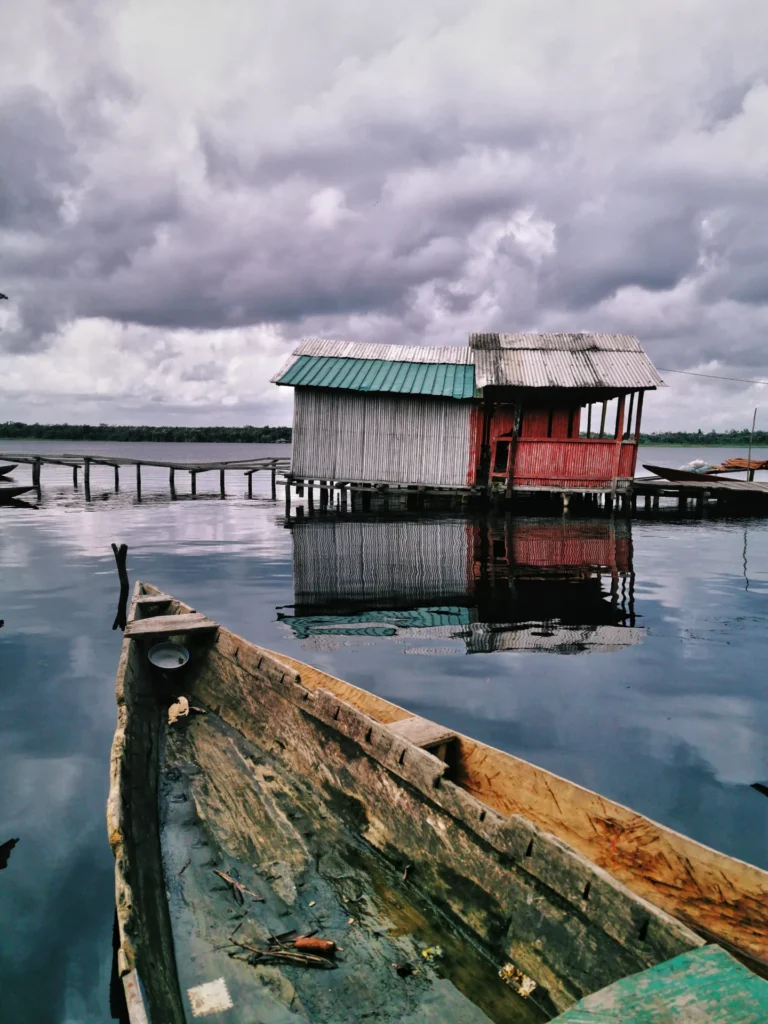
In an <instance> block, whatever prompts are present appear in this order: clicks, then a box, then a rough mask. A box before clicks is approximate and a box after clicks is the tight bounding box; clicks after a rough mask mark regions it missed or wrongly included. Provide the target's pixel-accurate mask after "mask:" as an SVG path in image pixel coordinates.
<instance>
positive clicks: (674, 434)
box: [640, 427, 768, 448]
mask: <svg viewBox="0 0 768 1024" xmlns="http://www.w3.org/2000/svg"><path fill="white" fill-rule="evenodd" d="M640 444H680V445H690V446H692V447H693V446H695V447H699V446H700V445H707V444H711V445H718V447H722V448H747V447H749V427H746V428H745V429H744V430H710V431H709V432H708V433H706V434H705V433H704V431H703V430H657V431H655V432H654V433H652V434H641V435H640ZM752 444H753V445H754V446H755V447H763V446H768V430H756V431H755V434H754V437H753V438H752Z"/></svg>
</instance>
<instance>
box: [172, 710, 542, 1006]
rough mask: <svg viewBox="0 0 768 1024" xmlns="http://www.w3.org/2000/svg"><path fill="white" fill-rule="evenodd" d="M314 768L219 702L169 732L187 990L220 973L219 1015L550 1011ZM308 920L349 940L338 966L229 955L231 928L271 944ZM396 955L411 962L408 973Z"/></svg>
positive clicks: (176, 891)
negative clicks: (383, 848) (363, 827)
mask: <svg viewBox="0 0 768 1024" xmlns="http://www.w3.org/2000/svg"><path fill="white" fill-rule="evenodd" d="M314 781H315V780H311V779H307V778H305V777H304V776H303V775H301V774H298V773H293V772H291V771H289V770H287V769H286V765H285V762H284V761H283V760H282V759H280V758H278V757H276V756H274V755H273V754H271V753H270V752H269V750H267V749H265V748H264V747H259V746H256V745H255V744H253V743H252V742H250V741H248V740H247V739H246V738H245V737H244V736H243V735H242V734H241V733H240V732H239V731H237V730H235V729H232V728H231V727H230V726H228V725H226V723H224V722H223V721H222V720H221V718H219V717H218V716H217V715H215V714H213V713H212V712H209V713H208V714H206V715H205V716H203V715H196V716H194V717H193V718H192V719H191V720H190V721H189V722H188V723H186V724H185V725H183V726H181V727H174V728H173V729H171V730H169V733H168V736H167V745H166V751H165V758H164V767H163V770H162V772H161V783H160V806H161V808H162V816H161V844H162V852H163V861H164V867H165V877H166V886H167V889H168V893H169V906H170V916H171V923H172V928H173V942H174V949H175V956H176V966H177V971H178V978H179V984H180V988H181V992H182V994H183V995H184V994H186V993H187V992H188V991H189V990H193V991H194V989H195V988H196V987H197V986H199V985H200V984H201V983H203V984H204V983H206V982H209V981H211V980H216V979H219V978H223V979H224V980H225V984H226V989H227V992H228V994H229V997H230V999H231V1001H232V1004H233V1006H232V1008H231V1009H230V1010H229V1011H228V1012H227V1015H226V1020H227V1021H238V1022H243V1024H245V1022H251V1021H253V1020H254V1019H258V1020H263V1021H282V1020H295V1021H298V1020H310V1021H313V1022H314V1021H317V1022H325V1021H329V1022H330V1021H334V1022H339V1024H342V1022H350V1024H352V1022H357V1021H359V1020H364V1019H366V1017H369V1018H370V1019H371V1020H376V1021H382V1022H384V1021H391V1022H398V1021H403V1022H408V1024H417V1022H421V1021H424V1022H435V1024H438V1022H444V1021H456V1022H457V1024H458V1022H462V1024H463V1022H466V1024H475V1022H477V1024H480V1022H485V1021H499V1022H501V1021H510V1022H518V1021H519V1022H526V1024H528V1022H530V1024H533V1022H538V1021H545V1020H548V1019H549V1014H548V1013H545V1012H542V1011H541V1010H540V1009H539V1008H538V1007H537V1005H536V1003H535V1002H532V1001H530V1000H523V999H522V998H520V997H519V996H518V995H516V994H515V993H514V992H513V991H512V990H511V989H510V988H509V987H508V986H507V985H506V984H505V983H504V982H503V981H502V980H501V979H500V978H499V976H498V967H497V965H496V964H495V963H494V962H493V961H492V959H491V958H490V957H489V956H488V955H487V954H484V953H483V951H482V949H480V948H477V947H476V946H475V945H474V944H473V941H472V936H471V934H470V933H468V932H467V931H466V929H465V930H463V931H462V929H461V927H460V926H457V925H456V924H455V923H451V922H449V921H447V920H446V919H445V918H444V917H443V915H442V914H440V913H439V912H438V911H437V910H436V908H435V907H434V905H433V904H432V903H431V902H430V900H429V899H428V898H426V897H424V896H422V894H421V893H420V891H419V889H418V888H417V886H416V885H415V884H414V880H410V881H409V879H408V878H407V877H406V879H405V880H403V871H404V869H403V866H402V864H400V863H394V862H392V861H391V860H389V859H388V858H386V857H384V856H383V855H382V854H381V852H379V851H378V850H376V849H375V848H373V847H372V846H369V845H368V844H367V843H365V842H364V841H363V840H362V839H361V836H360V833H359V831H358V828H359V825H360V814H361V812H360V809H359V808H355V807H353V806H349V805H348V804H347V802H346V801H344V800H343V799H341V800H339V799H338V798H337V800H336V801H334V800H324V799H320V793H319V791H318V788H317V787H316V786H315V784H314ZM355 826H357V828H356V827H355ZM214 868H217V869H218V870H221V871H223V872H225V873H226V874H228V875H229V876H230V877H235V878H237V879H239V880H240V881H241V882H242V883H243V885H244V886H245V887H246V889H248V890H250V891H251V892H253V893H255V894H256V895H258V896H261V897H263V899H264V902H263V903H261V902H257V901H256V900H254V899H253V898H252V897H251V896H250V895H248V893H245V895H244V899H243V903H242V905H240V904H239V903H238V901H237V899H236V898H235V895H234V892H233V889H232V886H230V885H229V884H228V883H227V882H225V881H224V880H223V879H221V877H220V876H217V875H216V874H215V873H214ZM311 932H316V933H317V934H318V935H320V936H322V937H331V938H333V939H334V941H336V942H337V944H338V945H339V946H340V947H341V951H340V952H338V953H337V955H336V957H335V963H336V965H337V966H336V969H335V970H331V969H329V970H323V969H319V968H308V967H306V966H296V965H291V964H290V963H289V964H287V965H286V964H285V963H283V964H281V963H280V962H279V961H269V960H265V961H264V962H263V963H257V964H255V965H251V964H248V963H246V962H243V961H242V960H241V959H235V958H232V957H230V956H229V953H235V954H237V956H238V957H242V958H247V957H248V952H247V951H246V950H243V949H241V948H239V947H237V946H234V945H231V944H229V938H230V936H231V937H232V938H234V939H236V940H237V941H239V942H242V943H244V944H245V945H250V946H256V947H259V948H264V947H265V946H266V945H268V944H269V941H270V937H271V936H285V934H286V933H294V934H295V935H303V934H309V933H311ZM283 941H284V942H286V941H287V940H286V939H284V940H283ZM437 945H439V946H440V947H442V949H443V950H444V956H443V958H442V959H441V960H440V961H439V962H436V963H435V964H433V965H430V964H428V963H427V962H426V961H425V959H424V957H422V955H421V954H422V951H423V950H425V949H429V948H433V947H435V946H437ZM286 948H290V947H286ZM396 963H398V964H404V963H410V964H413V965H415V966H416V967H417V970H416V971H415V972H414V973H413V974H412V975H410V976H408V977H402V978H401V977H400V976H399V975H398V974H397V971H396V970H395V968H394V967H393V964H396ZM185 1002H186V1000H185ZM255 1014H258V1016H255Z"/></svg>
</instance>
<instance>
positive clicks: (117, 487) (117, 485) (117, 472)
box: [115, 463, 120, 494]
mask: <svg viewBox="0 0 768 1024" xmlns="http://www.w3.org/2000/svg"><path fill="white" fill-rule="evenodd" d="M119 490H120V467H119V466H118V464H117V463H115V494H117V492H118V491H119Z"/></svg>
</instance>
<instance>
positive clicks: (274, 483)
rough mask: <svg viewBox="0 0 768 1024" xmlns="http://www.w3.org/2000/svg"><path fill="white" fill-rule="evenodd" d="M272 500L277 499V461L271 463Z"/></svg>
mask: <svg viewBox="0 0 768 1024" xmlns="http://www.w3.org/2000/svg"><path fill="white" fill-rule="evenodd" d="M272 501H277V462H273V463H272Z"/></svg>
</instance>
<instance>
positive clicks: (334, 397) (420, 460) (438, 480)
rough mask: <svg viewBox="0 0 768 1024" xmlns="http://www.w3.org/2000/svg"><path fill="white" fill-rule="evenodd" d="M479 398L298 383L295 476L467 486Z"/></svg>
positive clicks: (294, 440)
mask: <svg viewBox="0 0 768 1024" xmlns="http://www.w3.org/2000/svg"><path fill="white" fill-rule="evenodd" d="M472 407H473V403H471V402H459V401H456V400H454V399H450V398H420V397H417V396H413V397H410V396H400V395H389V394H376V395H366V394H359V393H355V392H342V391H324V390H320V389H314V388H306V389H305V388H296V393H295V407H294V421H293V453H292V459H291V473H292V475H293V476H296V477H300V478H303V479H311V480H335V481H345V482H372V483H391V484H415V485H423V486H435V487H456V488H464V487H466V486H467V478H468V476H469V475H470V473H471V472H472V467H471V465H470V452H471V447H470V419H471V415H472Z"/></svg>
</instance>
